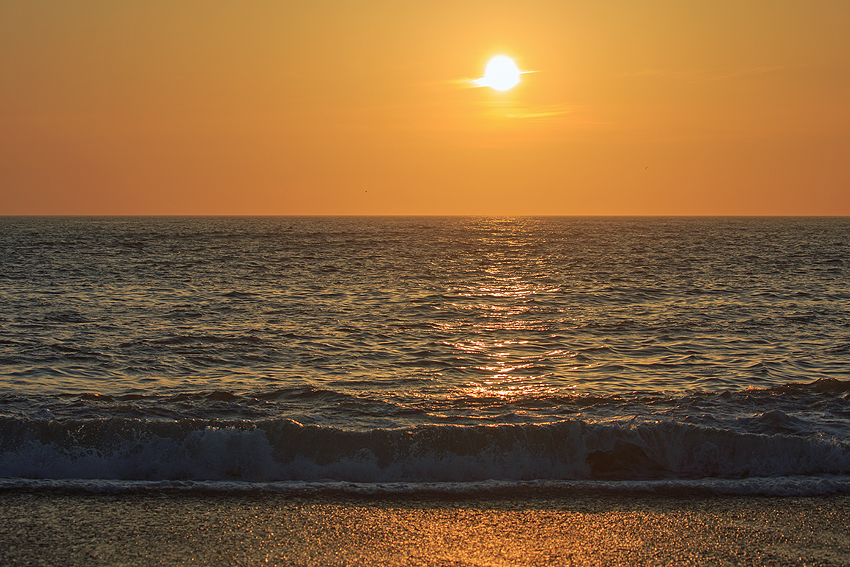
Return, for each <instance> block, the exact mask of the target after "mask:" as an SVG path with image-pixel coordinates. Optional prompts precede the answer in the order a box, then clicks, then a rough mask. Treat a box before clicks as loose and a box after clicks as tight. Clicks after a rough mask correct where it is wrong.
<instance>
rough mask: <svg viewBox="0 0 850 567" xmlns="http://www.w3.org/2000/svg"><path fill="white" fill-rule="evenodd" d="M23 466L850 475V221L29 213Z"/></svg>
mask: <svg viewBox="0 0 850 567" xmlns="http://www.w3.org/2000/svg"><path fill="white" fill-rule="evenodd" d="M0 265H2V268H0V298H2V301H0V420H2V422H1V423H0V424H1V425H2V429H0V476H6V477H20V478H54V479H74V478H88V479H117V480H122V479H123V480H128V481H130V480H198V481H207V480H214V481H215V480H236V481H246V482H247V481H251V482H254V481H314V480H322V479H332V480H343V481H357V482H378V481H393V482H431V481H458V482H464V481H481V480H487V479H500V480H507V481H520V480H576V479H579V480H580V479H600V478H604V479H615V480H616V479H634V478H641V479H644V478H648V479H669V478H674V479H682V478H686V479H700V478H714V477H722V478H732V479H736V478H738V479H743V478H747V477H752V476H765V477H776V476H788V475H803V476H804V477H813V476H817V477H818V478H821V477H823V475H839V476H840V475H846V474H847V473H848V472H850V444H848V433H850V396H848V392H850V219H847V218H475V217H470V218H462V217H446V218H434V217H422V218H414V217H389V218H372V217H364V218H354V217H351V218H349V217H343V218H337V217H333V218H331V217H315V218H307V217H297V218H292V217H289V218H286V217H284V218H271V217H269V218H220V217H216V218H197V217H192V218H178V217H161V218H102V217H98V218H78V217H75V218H31V217H27V218H2V219H0Z"/></svg>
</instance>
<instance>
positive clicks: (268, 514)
mask: <svg viewBox="0 0 850 567" xmlns="http://www.w3.org/2000/svg"><path fill="white" fill-rule="evenodd" d="M848 528H850V496H846V495H839V496H825V497H807V498H799V497H793V498H788V497H751V496H750V497H694V498H689V497H676V498H671V497H655V496H647V495H641V496H635V495H611V494H608V495H598V494H595V495H579V496H575V497H572V496H567V497H565V496H558V497H533V498H506V497H493V498H489V497H483V498H482V497H476V498H459V499H451V498H449V499H447V498H429V497H420V498H407V499H403V498H400V497H385V498H364V497H347V496H340V497H328V496H327V495H324V496H306V497H305V496H291V495H253V496H222V495H186V494H176V495H175V494H156V495H138V494H130V495H127V494H124V495H92V494H63V493H51V492H45V493H32V492H15V491H10V492H6V493H3V494H2V495H0V564H3V565H249V564H250V565H253V564H264V565H265V564H268V565H809V566H811V565H847V564H848V563H850V529H848Z"/></svg>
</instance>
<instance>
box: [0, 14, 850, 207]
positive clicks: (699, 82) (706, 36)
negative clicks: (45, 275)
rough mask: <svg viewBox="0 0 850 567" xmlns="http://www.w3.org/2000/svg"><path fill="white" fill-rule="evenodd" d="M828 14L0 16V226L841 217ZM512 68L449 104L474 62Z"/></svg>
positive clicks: (845, 158) (835, 32)
mask: <svg viewBox="0 0 850 567" xmlns="http://www.w3.org/2000/svg"><path fill="white" fill-rule="evenodd" d="M847 30H850V2H848V1H846V0H805V1H803V0H759V1H756V0H712V1H711V2H708V1H701V0H700V1H694V2H683V1H681V0H646V1H641V2H634V1H633V0H594V1H593V2H591V1H587V0H584V1H580V2H579V1H569V0H552V1H543V0H538V1H535V0H524V1H517V0H502V1H498V0H495V1H494V0H488V1H486V2H485V1H477V0H472V1H462V2H458V1H456V0H452V1H443V0H429V1H428V2H400V1H398V0H393V1H389V0H383V1H358V0H346V1H341V0H340V1H336V0H305V1H296V0H289V1H282V0H274V1H271V0H268V1H265V0H252V1H250V2H234V1H227V2H224V1H221V0H198V1H194V0H193V1H182V0H144V1H143V0H127V1H124V2H116V1H114V0H87V1H83V0H53V1H46V0H5V1H4V0H0V214H274V215H287V214H509V215H513V214H558V215H588V214H589V215H594V214H615V215H619V214H637V215H642V214H660V215H667V214H686V215H691V214H697V215H704V214H705V215H714V214H732V215H739V214H743V215H750V214H756V215H773V214H781V215H793V214H805V215H850V33H848V31H847ZM497 54H504V55H509V56H511V57H513V58H514V59H515V60H516V62H517V64H518V65H519V67H520V68H521V69H523V70H526V71H534V72H532V73H527V74H524V75H523V81H522V82H521V83H520V84H519V85H518V86H517V87H515V88H514V89H512V90H510V91H506V92H504V93H500V92H497V91H494V90H492V89H489V88H470V87H469V82H468V80H469V79H474V78H477V77H480V76H481V74H482V72H483V70H484V66H485V65H486V63H487V61H488V59H489V58H490V57H491V56H493V55H497Z"/></svg>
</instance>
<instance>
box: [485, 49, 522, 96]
mask: <svg viewBox="0 0 850 567" xmlns="http://www.w3.org/2000/svg"><path fill="white" fill-rule="evenodd" d="M519 75H520V70H519V68H518V67H517V66H516V63H514V60H513V59H511V58H510V57H505V56H504V55H499V56H497V57H493V58H492V59H490V62H489V63H487V68H486V69H484V76H483V77H482V78H480V79H477V80H476V81H475V82H476V83H477V84H479V85H481V86H482V87H490V88H491V89H496V90H497V91H506V90H508V89H510V88H513V87H515V86H516V85H517V83H519Z"/></svg>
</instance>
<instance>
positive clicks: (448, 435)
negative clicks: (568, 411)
mask: <svg viewBox="0 0 850 567" xmlns="http://www.w3.org/2000/svg"><path fill="white" fill-rule="evenodd" d="M778 413H779V412H776V414H778ZM776 414H765V416H763V418H762V419H764V420H768V421H770V420H776V419H778V416H777V415H776ZM848 473H850V444H848V443H847V442H846V441H841V440H836V439H830V438H829V437H824V436H821V435H800V434H786V433H775V434H764V433H745V432H740V431H739V432H732V431H729V430H725V429H715V428H711V427H706V426H700V425H692V424H687V423H681V422H674V421H658V422H645V423H640V424H636V425H628V424H622V423H614V424H604V423H603V424H592V423H587V422H583V421H581V420H570V421H563V422H558V423H552V424H537V425H530V424H525V425H498V426H436V425H429V426H419V427H414V428H408V429H395V430H382V429H377V430H372V431H365V432H362V431H345V430H340V429H335V428H329V427H319V426H312V425H310V426H302V425H300V424H298V423H296V422H294V421H290V420H263V421H257V422H251V421H223V420H216V421H210V420H205V421H202V420H180V421H168V422H151V421H144V420H132V419H124V418H112V419H102V420H89V421H57V420H54V419H19V418H2V419H0V477H6V478H26V479H101V480H126V481H134V480H146V481H246V482H277V481H305V482H313V481H328V480H330V481H345V482H359V483H386V482H418V483H422V482H425V483H427V482H473V481H477V482H480V481H486V480H491V479H492V480H504V481H533V480H614V481H637V480H654V479H655V480H663V479H706V478H718V479H746V478H751V477H780V476H783V477H784V476H794V475H844V474H848Z"/></svg>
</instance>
